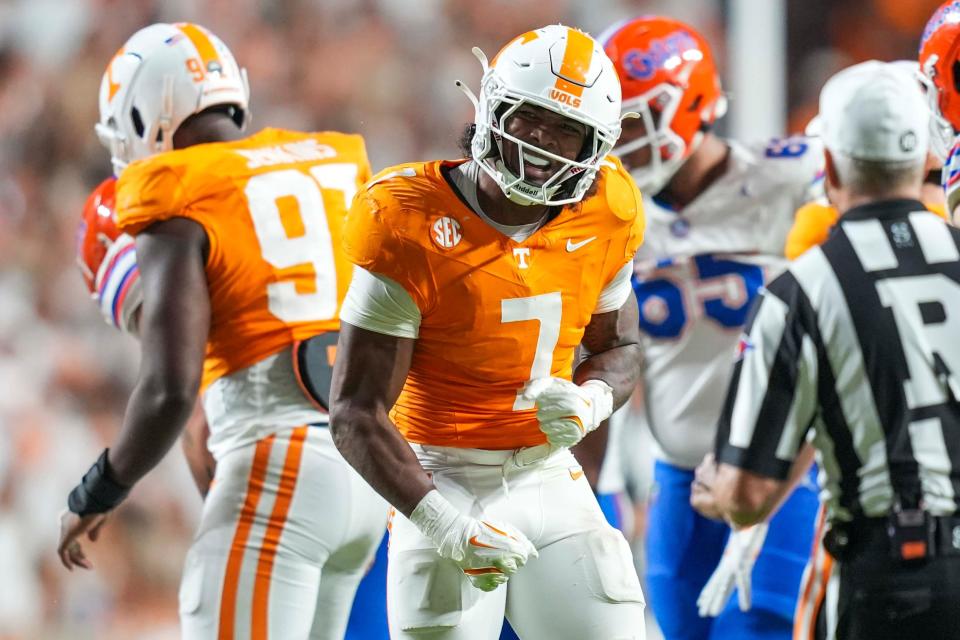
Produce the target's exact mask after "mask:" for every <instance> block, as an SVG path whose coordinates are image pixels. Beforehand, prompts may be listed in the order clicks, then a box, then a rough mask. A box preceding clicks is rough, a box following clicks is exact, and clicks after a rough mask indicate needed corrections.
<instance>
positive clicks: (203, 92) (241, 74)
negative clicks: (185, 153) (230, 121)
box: [96, 23, 249, 175]
mask: <svg viewBox="0 0 960 640" xmlns="http://www.w3.org/2000/svg"><path fill="white" fill-rule="evenodd" d="M248 104H249V87H248V84H247V76H246V72H245V71H244V70H243V69H241V68H240V67H239V66H238V65H237V63H236V60H234V58H233V54H231V53H230V50H229V49H227V47H226V45H224V44H223V42H221V41H220V40H219V39H218V38H217V37H216V36H214V35H213V34H211V33H209V32H208V31H206V30H205V29H203V28H202V27H198V26H196V25H192V24H187V23H178V24H175V25H173V24H163V23H160V24H154V25H150V26H149V27H145V28H144V29H141V30H140V31H138V32H136V33H135V34H134V35H133V36H131V37H130V39H129V40H128V41H127V42H126V43H125V44H124V46H123V47H122V48H121V49H120V50H119V51H118V52H117V54H116V55H115V56H114V57H113V59H112V60H111V61H110V64H109V65H108V66H107V70H106V72H105V73H104V75H103V80H102V81H101V84H100V122H99V123H98V124H97V125H96V132H97V136H98V137H99V138H100V141H101V142H102V143H103V144H104V146H106V147H107V149H109V150H110V155H111V159H112V161H113V166H114V171H115V172H116V173H117V174H118V175H119V173H120V172H121V171H122V170H123V168H124V167H125V166H126V165H127V164H128V163H130V162H132V161H134V160H138V159H140V158H144V157H147V156H150V155H153V154H155V153H160V152H163V151H169V150H170V149H172V148H173V134H174V133H175V132H176V130H177V128H178V127H179V126H180V125H181V124H183V122H184V121H185V120H186V119H187V118H189V117H190V116H192V115H194V114H196V113H200V112H201V111H204V110H206V109H209V108H210V107H213V106H217V105H232V106H233V107H235V108H236V112H235V113H234V116H235V121H236V122H237V124H238V126H241V127H242V126H244V125H245V124H246V122H247V120H249V112H248Z"/></svg>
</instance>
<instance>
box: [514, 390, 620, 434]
mask: <svg viewBox="0 0 960 640" xmlns="http://www.w3.org/2000/svg"><path fill="white" fill-rule="evenodd" d="M523 397H524V398H526V399H527V400H532V401H533V402H534V403H535V404H536V407H537V420H539V421H540V430H541V431H543V433H544V434H546V436H547V442H549V443H550V444H552V445H553V446H555V447H572V446H573V445H575V444H577V443H578V442H580V441H581V440H583V437H584V436H585V435H587V434H588V433H590V432H591V431H593V430H594V429H596V428H597V427H598V426H600V423H601V422H603V421H604V420H606V419H607V418H609V417H610V414H611V413H613V389H612V388H611V387H610V385H608V384H607V383H606V382H604V381H603V380H587V381H586V382H584V383H583V384H575V383H573V382H570V381H569V380H564V379H563V378H536V379H534V380H531V381H530V382H529V383H528V384H527V387H526V389H524V391H523Z"/></svg>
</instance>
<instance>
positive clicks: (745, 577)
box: [697, 522, 767, 618]
mask: <svg viewBox="0 0 960 640" xmlns="http://www.w3.org/2000/svg"><path fill="white" fill-rule="evenodd" d="M766 537H767V524H766V523H765V522H762V523H760V524H755V525H753V526H752V527H746V528H744V529H739V530H737V529H734V530H733V531H731V532H730V538H729V539H728V540H727V546H726V548H725V549H724V550H723V557H722V558H721V559H720V564H718V565H717V568H716V570H715V571H714V572H713V575H712V576H710V579H709V580H708V581H707V584H706V586H704V587H703V591H701V592H700V597H699V598H697V608H698V610H699V612H700V617H702V618H706V617H715V616H718V615H720V612H721V611H723V610H724V609H725V608H726V606H727V601H728V600H729V599H730V594H731V593H733V589H734V587H736V589H737V600H738V602H739V604H740V611H749V610H750V574H751V573H753V563H754V562H756V561H757V555H759V553H760V548H761V547H762V546H763V541H764V539H765V538H766Z"/></svg>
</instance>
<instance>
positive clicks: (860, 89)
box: [807, 60, 930, 162]
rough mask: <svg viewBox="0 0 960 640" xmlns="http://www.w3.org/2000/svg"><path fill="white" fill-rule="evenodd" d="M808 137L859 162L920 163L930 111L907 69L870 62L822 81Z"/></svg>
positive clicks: (902, 66) (925, 150) (889, 64)
mask: <svg viewBox="0 0 960 640" xmlns="http://www.w3.org/2000/svg"><path fill="white" fill-rule="evenodd" d="M807 133H808V134H811V135H819V136H820V137H821V139H822V140H823V143H824V145H825V146H826V147H827V148H828V149H829V150H830V151H832V152H834V153H840V154H843V155H845V156H848V157H850V158H856V159H858V160H873V161H879V162H906V161H909V160H919V159H921V158H925V157H926V154H927V148H928V147H929V144H930V110H929V107H928V106H927V100H926V98H925V97H924V95H923V90H922V89H921V87H920V82H919V81H918V79H917V77H916V76H915V75H913V74H912V73H911V71H910V69H909V68H907V67H906V65H902V64H897V63H891V62H880V61H879V60H869V61H867V62H862V63H860V64H855V65H853V66H851V67H847V68H846V69H843V70H842V71H840V72H839V73H837V74H836V75H834V76H833V77H832V78H830V79H829V80H827V83H826V84H825V85H824V86H823V90H822V91H821V92H820V114H819V115H818V116H817V117H816V118H815V119H814V121H813V122H811V123H810V126H809V127H808V128H807Z"/></svg>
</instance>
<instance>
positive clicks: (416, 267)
mask: <svg viewBox="0 0 960 640" xmlns="http://www.w3.org/2000/svg"><path fill="white" fill-rule="evenodd" d="M474 52H475V53H476V55H477V57H478V58H479V59H480V61H481V63H482V64H483V77H482V80H481V85H480V95H479V98H475V97H473V94H472V93H470V94H469V95H470V96H471V98H473V101H474V105H475V107H476V118H475V123H474V125H473V128H472V131H471V133H470V135H469V149H468V151H469V154H468V155H469V156H470V158H469V159H467V160H460V161H453V162H443V161H440V162H421V163H413V164H406V165H401V166H397V167H393V168H390V169H387V170H385V171H384V172H382V173H381V174H379V175H378V176H376V177H374V179H373V180H372V181H371V182H370V183H368V185H367V186H366V187H365V188H364V189H363V190H362V191H361V192H360V193H359V194H358V196H357V198H356V199H355V200H354V203H353V206H352V208H351V210H350V213H349V214H348V216H347V222H346V226H345V231H344V249H345V251H346V253H347V256H348V257H349V258H350V260H351V261H353V262H354V263H355V264H356V265H357V267H358V269H357V272H356V275H355V276H354V280H353V282H352V284H351V286H350V290H349V292H348V293H347V298H346V300H345V301H344V306H343V311H342V314H341V318H342V320H343V325H342V328H341V333H340V342H339V347H338V357H337V361H336V364H335V366H334V374H333V385H332V389H331V402H332V405H331V406H332V414H331V428H332V429H333V435H334V441H335V442H336V444H337V446H338V447H339V448H340V450H341V451H342V452H343V455H344V457H345V458H346V459H347V460H348V461H349V462H350V463H351V464H353V465H354V466H355V467H356V468H357V470H358V471H360V473H361V474H362V475H363V477H364V478H365V479H366V480H367V481H369V482H370V484H371V485H373V486H374V488H376V489H377V491H379V492H380V493H381V495H383V496H384V497H385V498H386V499H387V500H388V501H389V502H390V503H391V504H393V505H394V506H395V507H396V510H397V512H398V513H397V515H396V516H395V517H394V519H393V525H392V534H391V541H390V562H389V566H388V589H387V593H388V607H387V608H388V612H389V616H390V627H391V637H395V638H421V637H430V638H496V637H497V635H498V633H499V631H500V626H501V624H502V620H503V615H504V612H505V613H506V616H507V618H508V619H509V621H510V623H511V624H512V625H513V627H514V629H516V631H517V633H518V634H519V635H520V637H523V638H553V639H556V638H571V639H572V638H577V639H582V638H642V637H644V621H643V609H644V600H643V594H642V592H641V590H640V584H639V581H638V579H637V575H636V572H635V571H634V569H633V562H632V557H631V554H630V550H629V547H628V546H627V543H626V540H624V538H623V536H622V534H620V533H619V532H618V531H616V530H615V529H613V528H612V527H610V525H608V524H607V523H606V522H605V520H604V517H603V514H602V512H601V510H600V508H599V506H598V504H597V501H596V499H595V498H594V496H593V493H592V492H591V490H590V487H589V485H588V483H587V480H586V478H585V477H583V471H582V468H581V467H580V465H578V464H577V461H576V459H575V458H574V456H573V455H572V454H571V453H570V450H569V447H571V446H573V445H575V444H577V443H578V442H579V441H580V440H581V439H582V438H583V437H584V436H585V435H587V434H588V433H590V431H592V430H593V429H595V428H596V427H597V426H598V425H599V424H600V423H601V422H602V421H603V420H604V419H606V418H607V417H609V415H610V413H611V412H612V410H613V409H614V408H615V407H617V406H619V405H620V404H622V403H623V402H624V400H625V399H626V398H627V397H628V395H629V394H630V392H631V391H632V389H633V387H634V385H635V384H636V380H637V374H638V356H639V354H638V350H637V340H638V335H637V315H636V314H637V307H636V301H635V299H634V296H633V292H632V289H631V288H630V273H631V271H632V260H633V255H634V253H635V252H636V249H637V247H638V246H639V244H640V242H641V240H642V237H643V213H642V204H641V198H640V194H639V192H638V191H637V189H636V186H635V185H634V184H633V181H632V180H631V179H630V177H629V175H627V173H626V172H625V171H624V170H623V169H622V168H621V166H620V164H619V163H618V162H617V161H616V160H614V159H613V158H611V157H608V156H607V154H608V153H609V151H610V150H611V149H612V148H613V145H614V144H615V143H616V140H617V136H618V135H619V133H620V119H621V114H620V84H619V82H618V80H617V77H616V71H615V70H614V68H613V65H612V64H611V62H610V60H609V59H608V58H607V56H606V55H605V54H604V53H603V49H602V48H601V47H600V46H599V45H598V44H597V43H596V42H595V41H594V40H593V39H592V38H590V37H589V36H588V35H586V34H585V33H583V32H581V31H578V30H576V29H572V28H568V27H565V26H559V25H551V26H547V27H544V28H541V29H536V30H534V31H530V32H528V33H525V34H523V35H521V36H519V37H517V38H516V39H514V40H513V41H511V42H510V43H509V44H507V45H506V46H505V47H504V48H503V49H502V50H501V51H500V53H498V54H497V55H496V57H494V58H493V60H492V61H491V62H490V63H489V64H488V63H487V60H486V58H485V57H484V56H483V54H482V53H481V52H480V51H479V49H475V50H474ZM578 345H579V346H580V358H579V362H577V363H575V362H574V352H575V350H576V349H577V347H578ZM498 587H499V588H498ZM424 634H426V635H424Z"/></svg>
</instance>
